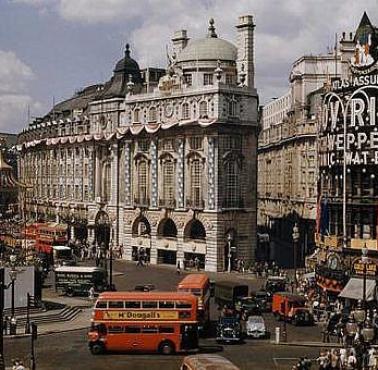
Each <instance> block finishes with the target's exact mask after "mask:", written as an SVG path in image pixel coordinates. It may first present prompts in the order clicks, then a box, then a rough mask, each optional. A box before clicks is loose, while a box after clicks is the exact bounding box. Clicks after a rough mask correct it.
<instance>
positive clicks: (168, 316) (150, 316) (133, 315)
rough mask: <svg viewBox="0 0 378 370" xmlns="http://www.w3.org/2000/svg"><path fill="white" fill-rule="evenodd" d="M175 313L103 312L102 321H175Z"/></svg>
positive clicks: (176, 317)
mask: <svg viewBox="0 0 378 370" xmlns="http://www.w3.org/2000/svg"><path fill="white" fill-rule="evenodd" d="M177 319H178V312H177V311H105V312H104V320H136V321H138V320H147V321H148V320H177Z"/></svg>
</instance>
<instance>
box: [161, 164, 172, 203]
mask: <svg viewBox="0 0 378 370" xmlns="http://www.w3.org/2000/svg"><path fill="white" fill-rule="evenodd" d="M174 175H175V174H174V163H173V160H167V161H165V162H163V199H164V200H173V199H174V198H175V178H174V177H175V176H174Z"/></svg>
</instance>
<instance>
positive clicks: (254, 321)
mask: <svg viewBox="0 0 378 370" xmlns="http://www.w3.org/2000/svg"><path fill="white" fill-rule="evenodd" d="M246 333H247V336H248V337H252V338H267V337H268V336H269V332H268V330H267V328H266V325H265V321H264V318H263V317H262V316H249V317H248V319H247V322H246Z"/></svg>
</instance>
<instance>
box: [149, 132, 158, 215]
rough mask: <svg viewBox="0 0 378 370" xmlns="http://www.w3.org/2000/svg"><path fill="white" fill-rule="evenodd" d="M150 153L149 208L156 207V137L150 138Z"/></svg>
mask: <svg viewBox="0 0 378 370" xmlns="http://www.w3.org/2000/svg"><path fill="white" fill-rule="evenodd" d="M150 155H151V167H150V168H151V191H150V194H151V203H150V204H151V208H157V207H158V172H157V165H158V158H157V142H156V139H153V140H151V145H150Z"/></svg>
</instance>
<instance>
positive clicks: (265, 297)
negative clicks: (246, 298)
mask: <svg viewBox="0 0 378 370" xmlns="http://www.w3.org/2000/svg"><path fill="white" fill-rule="evenodd" d="M253 296H254V297H255V300H256V302H257V304H258V305H259V307H260V309H261V311H262V312H270V311H272V299H273V296H272V294H269V293H268V292H266V291H264V290H259V291H258V292H256V293H254V294H253Z"/></svg>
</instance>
